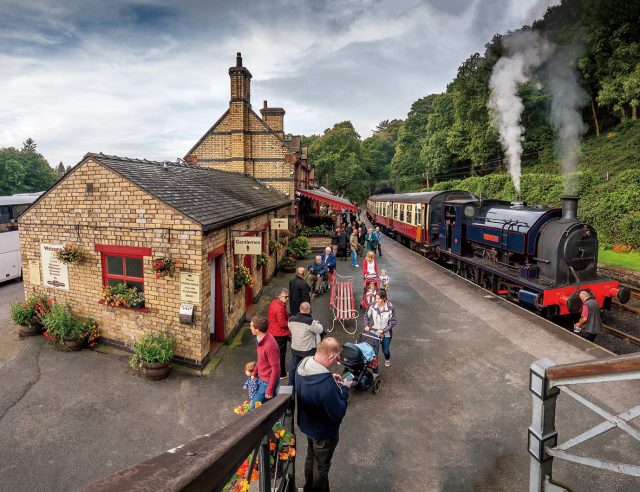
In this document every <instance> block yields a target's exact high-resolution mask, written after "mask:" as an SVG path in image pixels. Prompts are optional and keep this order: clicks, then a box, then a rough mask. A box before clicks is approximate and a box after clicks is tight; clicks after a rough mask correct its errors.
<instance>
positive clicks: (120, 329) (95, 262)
mask: <svg viewBox="0 0 640 492" xmlns="http://www.w3.org/2000/svg"><path fill="white" fill-rule="evenodd" d="M87 183H93V189H94V191H93V192H92V193H91V194H88V193H86V192H85V190H86V184H87ZM287 210H288V207H284V208H283V209H281V210H280V211H279V216H285V215H286V211H287ZM274 216H275V213H273V212H272V213H269V214H262V215H260V216H258V217H254V218H252V219H250V220H245V221H242V222H238V223H236V224H233V225H232V226H230V227H229V228H228V229H221V230H217V231H212V232H210V233H207V234H206V235H204V236H203V234H202V230H201V226H200V225H199V224H197V223H195V222H193V221H191V220H189V219H187V218H185V216H183V215H182V214H180V213H179V212H177V211H175V210H173V209H172V208H170V207H168V206H166V205H164V204H163V203H162V202H160V201H158V200H157V199H155V198H153V197H152V196H151V195H149V194H147V193H145V192H143V191H142V190H141V189H140V188H138V187H136V186H134V185H133V184H131V183H129V182H128V181H127V180H125V179H123V178H121V177H120V176H118V175H117V174H115V173H113V172H112V171H111V170H110V169H108V168H106V167H104V166H102V165H101V164H99V163H97V162H94V161H93V160H88V161H87V162H85V163H84V164H82V165H81V166H79V167H77V168H76V169H75V170H74V171H73V173H72V174H70V175H69V176H68V177H67V178H66V179H64V180H63V181H61V182H60V183H58V185H56V186H55V187H54V188H53V189H52V190H51V191H50V192H49V193H48V194H47V196H45V197H44V198H43V199H42V200H40V202H38V203H37V204H36V205H35V206H34V207H33V208H32V209H31V210H29V211H28V212H27V213H25V214H24V215H23V216H22V217H21V218H20V248H21V252H22V261H23V264H24V268H25V272H27V271H28V265H29V261H38V262H40V244H41V243H51V244H64V243H66V242H74V243H79V244H81V246H82V248H83V249H84V251H85V253H86V258H85V259H84V260H83V261H82V262H81V263H78V264H71V265H69V266H68V271H69V288H70V290H69V291H68V292H67V291H63V290H59V289H53V288H47V287H44V286H43V285H41V284H40V285H34V284H32V283H31V281H30V278H29V275H28V274H26V273H25V276H24V290H25V295H30V294H31V293H32V292H34V291H38V292H46V293H47V294H48V295H50V296H53V297H56V299H58V300H64V301H67V302H69V303H70V304H71V306H72V308H73V309H74V311H76V312H77V313H79V314H82V315H88V316H92V317H94V318H95V319H96V320H97V321H98V323H99V324H100V329H101V333H102V335H103V336H104V337H105V338H108V339H111V340H116V341H119V342H123V343H125V344H127V345H132V344H133V343H134V342H135V340H136V339H137V338H138V337H140V336H141V335H142V334H143V332H144V331H145V330H149V329H154V330H164V329H167V330H169V331H171V332H172V333H173V334H174V336H175V337H176V355H178V356H180V357H184V358H187V359H192V360H195V361H201V360H203V359H204V358H205V356H206V355H207V354H208V352H209V350H210V344H209V332H210V315H211V302H210V300H211V271H210V264H209V261H208V259H207V254H208V253H209V252H210V251H212V250H215V249H217V248H219V247H221V246H224V245H225V244H226V248H227V250H226V252H225V254H224V260H223V264H222V267H223V268H222V286H223V308H224V314H225V334H226V335H229V334H230V333H231V331H232V330H233V328H234V327H236V326H237V324H238V322H239V321H240V319H241V318H242V316H243V315H244V313H245V298H244V291H243V289H240V290H239V291H237V292H236V291H235V289H234V286H233V265H234V263H233V237H234V236H235V235H238V233H237V232H234V231H249V230H258V229H262V228H263V226H264V225H265V224H269V223H270V219H271V218H272V217H274ZM78 226H79V227H78ZM169 229H170V231H169V232H168V230H169ZM232 230H233V231H232ZM266 231H267V234H265V236H267V237H266V243H265V245H264V251H265V252H267V253H268V240H269V238H270V237H271V238H273V237H275V232H270V229H269V228H267V229H266ZM95 244H106V245H122V246H138V247H147V248H151V249H152V256H148V257H145V258H144V260H143V265H144V293H145V299H146V300H145V306H146V307H147V308H148V309H149V312H143V311H138V310H128V309H121V308H116V307H109V306H104V305H102V304H99V303H98V301H99V300H100V297H101V293H102V261H101V254H100V253H98V252H96V251H95ZM168 254H171V256H172V257H173V258H174V260H175V261H176V276H175V278H169V277H163V278H160V279H156V278H155V275H154V273H153V271H152V267H151V261H152V259H153V258H154V257H157V256H166V255H168ZM251 261H252V269H253V272H254V276H255V278H256V282H255V285H254V288H253V292H254V295H258V294H259V293H260V291H261V290H262V287H263V282H262V274H261V270H260V269H257V260H256V257H255V256H253V257H252V259H251ZM238 264H242V257H238ZM40 268H41V270H42V265H41V266H40ZM266 268H267V274H266V278H267V279H269V278H270V277H271V276H272V275H273V272H274V269H275V261H272V262H271V263H270V264H269V265H268V266H267V267H266ZM181 271H188V272H190V273H195V274H197V275H199V277H200V302H199V303H198V304H197V305H196V320H195V323H194V324H193V325H187V324H181V323H180V322H179V320H178V312H179V308H180V304H181V301H180V272H181Z"/></svg>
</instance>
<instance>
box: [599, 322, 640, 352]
mask: <svg viewBox="0 0 640 492" xmlns="http://www.w3.org/2000/svg"><path fill="white" fill-rule="evenodd" d="M602 327H603V328H604V329H605V330H606V331H607V332H608V333H611V334H612V335H615V336H617V337H618V338H622V339H623V340H628V341H629V342H630V343H633V344H634V345H637V346H638V347H640V338H638V337H634V336H633V335H630V334H629V333H627V332H625V331H622V330H619V329H618V328H614V327H613V326H609V325H605V324H603V325H602Z"/></svg>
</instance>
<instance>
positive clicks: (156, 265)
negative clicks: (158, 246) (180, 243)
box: [151, 256, 176, 278]
mask: <svg viewBox="0 0 640 492" xmlns="http://www.w3.org/2000/svg"><path fill="white" fill-rule="evenodd" d="M151 265H152V267H153V271H154V273H155V275H156V278H160V277H166V276H167V275H168V276H169V277H171V278H173V275H174V273H175V271H176V262H175V260H174V259H173V258H170V257H168V256H161V257H159V258H156V259H154V260H153V261H152V262H151Z"/></svg>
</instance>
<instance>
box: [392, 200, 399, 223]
mask: <svg viewBox="0 0 640 492" xmlns="http://www.w3.org/2000/svg"><path fill="white" fill-rule="evenodd" d="M393 218H394V220H398V204H397V203H394V204H393Z"/></svg>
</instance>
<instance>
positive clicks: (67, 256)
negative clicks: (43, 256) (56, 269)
mask: <svg viewBox="0 0 640 492" xmlns="http://www.w3.org/2000/svg"><path fill="white" fill-rule="evenodd" d="M56 258H58V261H60V262H62V263H65V264H69V263H80V262H81V261H82V260H83V258H84V251H83V250H82V247H81V246H80V245H79V244H75V243H67V244H65V245H64V246H63V247H62V249H59V250H58V251H56Z"/></svg>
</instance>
